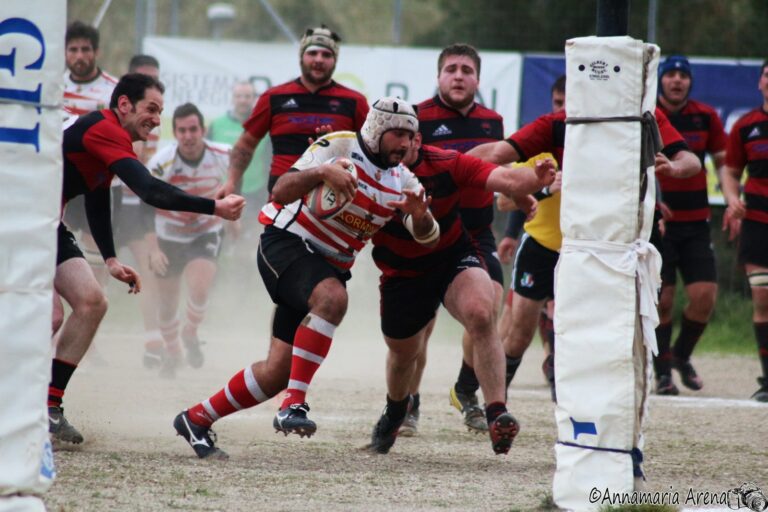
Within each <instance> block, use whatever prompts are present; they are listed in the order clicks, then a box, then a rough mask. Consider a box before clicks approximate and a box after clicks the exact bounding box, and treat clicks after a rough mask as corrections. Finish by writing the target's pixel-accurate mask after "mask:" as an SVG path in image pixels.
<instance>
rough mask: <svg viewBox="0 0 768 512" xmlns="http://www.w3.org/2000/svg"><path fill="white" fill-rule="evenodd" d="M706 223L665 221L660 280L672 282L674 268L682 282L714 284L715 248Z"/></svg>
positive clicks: (666, 283)
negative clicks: (678, 272)
mask: <svg viewBox="0 0 768 512" xmlns="http://www.w3.org/2000/svg"><path fill="white" fill-rule="evenodd" d="M709 228H710V227H709V222H707V221H705V220H703V221H699V222H667V225H666V230H665V233H664V237H663V238H662V251H661V256H662V258H663V263H662V265H661V281H662V283H663V284H664V285H674V284H675V280H676V278H677V271H678V270H679V271H680V275H681V276H682V278H683V283H685V284H686V285H689V284H691V283H700V282H708V283H716V282H717V266H716V264H715V250H714V248H713V247H712V239H711V237H710V233H709Z"/></svg>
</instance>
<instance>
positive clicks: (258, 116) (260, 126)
mask: <svg viewBox="0 0 768 512" xmlns="http://www.w3.org/2000/svg"><path fill="white" fill-rule="evenodd" d="M269 103H270V102H269V94H266V93H265V94H262V95H261V96H259V99H258V101H256V106H255V107H253V112H251V117H249V118H248V119H247V120H246V121H245V123H243V128H245V130H246V131H247V132H248V133H250V134H251V135H253V136H254V137H256V138H257V139H262V138H264V136H265V135H266V134H267V132H268V131H269V127H270V126H271V124H272V112H271V109H270V107H269Z"/></svg>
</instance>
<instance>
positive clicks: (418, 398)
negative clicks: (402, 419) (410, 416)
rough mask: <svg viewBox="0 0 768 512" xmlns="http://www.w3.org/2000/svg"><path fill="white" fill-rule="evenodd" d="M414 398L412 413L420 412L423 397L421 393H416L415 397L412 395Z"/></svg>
mask: <svg viewBox="0 0 768 512" xmlns="http://www.w3.org/2000/svg"><path fill="white" fill-rule="evenodd" d="M411 397H412V398H413V402H411V412H413V411H418V410H419V406H420V405H421V395H420V394H419V393H416V394H415V395H411Z"/></svg>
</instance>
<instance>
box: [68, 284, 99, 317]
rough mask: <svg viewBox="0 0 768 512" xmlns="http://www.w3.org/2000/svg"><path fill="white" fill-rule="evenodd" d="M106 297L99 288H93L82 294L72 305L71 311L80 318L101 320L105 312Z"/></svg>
mask: <svg viewBox="0 0 768 512" xmlns="http://www.w3.org/2000/svg"><path fill="white" fill-rule="evenodd" d="M107 306H108V302H107V297H106V295H104V292H102V290H101V288H94V289H93V290H90V291H89V292H88V293H86V294H84V295H83V296H82V297H81V299H80V300H79V301H78V303H77V304H73V305H72V310H73V311H75V312H77V313H78V314H80V315H82V316H86V317H89V318H96V319H99V320H100V319H101V318H102V317H103V316H104V315H105V314H106V312H107Z"/></svg>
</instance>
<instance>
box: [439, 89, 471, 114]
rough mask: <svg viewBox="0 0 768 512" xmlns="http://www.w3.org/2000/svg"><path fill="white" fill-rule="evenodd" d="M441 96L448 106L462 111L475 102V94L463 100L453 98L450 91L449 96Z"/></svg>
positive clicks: (468, 95) (441, 94)
mask: <svg viewBox="0 0 768 512" xmlns="http://www.w3.org/2000/svg"><path fill="white" fill-rule="evenodd" d="M440 96H441V97H442V99H443V101H444V102H445V104H446V105H448V106H449V107H451V108H454V109H456V110H461V109H463V108H465V107H468V106H470V105H471V104H472V103H473V102H474V101H475V95H474V94H467V95H466V96H464V97H463V98H459V99H454V97H452V96H451V94H450V91H448V93H447V94H443V93H442V92H441V93H440Z"/></svg>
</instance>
